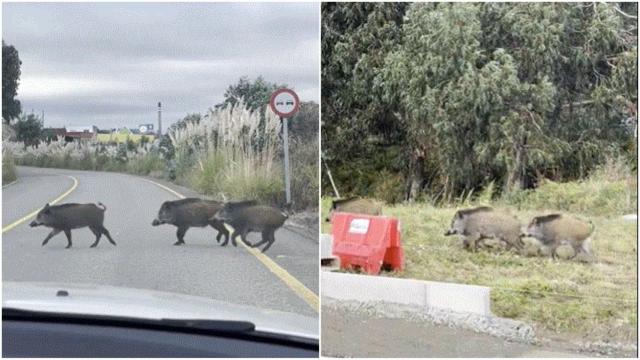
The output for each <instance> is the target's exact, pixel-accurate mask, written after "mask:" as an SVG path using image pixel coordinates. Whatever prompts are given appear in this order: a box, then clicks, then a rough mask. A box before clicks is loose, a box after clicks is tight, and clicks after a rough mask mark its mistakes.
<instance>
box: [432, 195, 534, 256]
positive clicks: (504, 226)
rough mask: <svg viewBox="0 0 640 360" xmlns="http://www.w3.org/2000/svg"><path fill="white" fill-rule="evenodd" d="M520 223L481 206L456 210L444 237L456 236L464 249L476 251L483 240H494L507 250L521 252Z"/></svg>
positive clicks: (504, 214)
mask: <svg viewBox="0 0 640 360" xmlns="http://www.w3.org/2000/svg"><path fill="white" fill-rule="evenodd" d="M520 226H521V225H520V222H519V221H518V219H516V218H515V217H513V216H511V215H509V214H506V213H503V212H501V211H496V210H494V209H492V208H490V207H486V206H481V207H477V208H473V209H465V210H458V211H457V212H456V214H455V215H454V216H453V220H451V228H450V229H449V230H448V231H447V232H446V233H445V234H444V235H445V236H449V235H454V234H458V235H459V236H460V238H461V239H462V244H463V246H464V247H465V248H467V249H468V248H471V249H472V250H474V251H477V250H478V245H479V243H480V242H481V241H482V240H485V239H496V240H498V241H500V242H501V243H503V244H504V245H506V248H507V249H511V248H513V247H515V248H516V249H517V250H518V251H522V248H523V246H524V243H523V242H522V237H521V233H520Z"/></svg>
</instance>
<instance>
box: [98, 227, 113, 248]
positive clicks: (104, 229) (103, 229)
mask: <svg viewBox="0 0 640 360" xmlns="http://www.w3.org/2000/svg"><path fill="white" fill-rule="evenodd" d="M98 230H99V231H100V232H101V233H103V234H104V236H106V237H107V240H109V242H110V243H111V244H112V245H114V246H115V245H116V242H115V241H113V239H112V238H111V234H109V230H107V228H106V227H104V226H102V227H100V228H99V229H98Z"/></svg>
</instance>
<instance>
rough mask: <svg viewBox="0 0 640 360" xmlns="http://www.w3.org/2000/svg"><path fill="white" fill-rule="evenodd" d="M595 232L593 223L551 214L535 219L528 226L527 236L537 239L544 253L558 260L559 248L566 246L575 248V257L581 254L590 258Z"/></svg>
mask: <svg viewBox="0 0 640 360" xmlns="http://www.w3.org/2000/svg"><path fill="white" fill-rule="evenodd" d="M594 230H595V226H594V225H593V223H592V222H589V223H586V222H584V221H582V220H578V219H576V218H574V217H571V216H567V215H563V214H549V215H544V216H537V217H534V218H533V219H532V220H531V222H530V223H529V225H528V226H527V228H526V230H525V235H526V236H529V237H532V238H534V239H536V240H537V241H538V242H539V243H540V245H541V248H542V249H543V253H545V252H546V253H549V252H550V253H551V256H552V257H553V258H554V259H556V258H558V257H559V254H558V249H559V247H561V246H564V245H569V246H571V247H572V248H573V257H575V256H578V255H581V254H585V255H589V256H590V255H591V249H590V243H591V236H592V235H593V232H594ZM549 250H550V251H549ZM562 257H565V256H562Z"/></svg>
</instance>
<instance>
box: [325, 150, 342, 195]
mask: <svg viewBox="0 0 640 360" xmlns="http://www.w3.org/2000/svg"><path fill="white" fill-rule="evenodd" d="M322 163H323V164H324V167H325V168H326V169H327V176H329V181H331V187H333V193H334V194H336V198H338V199H340V193H339V192H338V188H337V187H336V183H334V182H333V176H331V170H329V165H327V162H326V161H325V160H324V158H322Z"/></svg>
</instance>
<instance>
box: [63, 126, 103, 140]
mask: <svg viewBox="0 0 640 360" xmlns="http://www.w3.org/2000/svg"><path fill="white" fill-rule="evenodd" d="M97 134H98V127H97V126H95V125H91V126H67V127H66V131H65V134H64V139H65V141H67V142H71V141H89V140H94V139H95V138H96V135H97Z"/></svg>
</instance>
